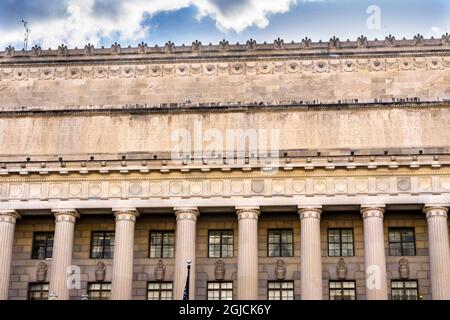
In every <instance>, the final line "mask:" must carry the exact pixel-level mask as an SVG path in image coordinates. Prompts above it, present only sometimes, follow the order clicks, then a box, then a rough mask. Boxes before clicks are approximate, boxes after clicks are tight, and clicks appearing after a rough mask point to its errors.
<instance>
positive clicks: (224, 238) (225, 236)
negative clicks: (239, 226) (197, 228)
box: [208, 230, 233, 258]
mask: <svg viewBox="0 0 450 320" xmlns="http://www.w3.org/2000/svg"><path fill="white" fill-rule="evenodd" d="M232 256H233V230H210V231H209V236H208V257H210V258H229V257H232Z"/></svg>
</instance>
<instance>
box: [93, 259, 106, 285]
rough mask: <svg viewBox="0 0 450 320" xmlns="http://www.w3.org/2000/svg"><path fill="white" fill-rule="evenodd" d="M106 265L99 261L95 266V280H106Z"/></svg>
mask: <svg viewBox="0 0 450 320" xmlns="http://www.w3.org/2000/svg"><path fill="white" fill-rule="evenodd" d="M105 275H106V266H105V264H104V263H103V262H101V261H99V262H97V266H96V267H95V281H105Z"/></svg>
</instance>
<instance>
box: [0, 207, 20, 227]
mask: <svg viewBox="0 0 450 320" xmlns="http://www.w3.org/2000/svg"><path fill="white" fill-rule="evenodd" d="M20 218H21V215H20V214H19V213H18V212H17V211H15V210H0V222H9V223H12V224H15V223H16V220H17V219H20Z"/></svg>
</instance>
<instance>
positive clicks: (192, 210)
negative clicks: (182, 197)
mask: <svg viewBox="0 0 450 320" xmlns="http://www.w3.org/2000/svg"><path fill="white" fill-rule="evenodd" d="M173 210H174V211H175V215H176V217H177V220H192V221H197V217H198V216H199V215H200V212H199V210H198V208H197V207H175V208H173Z"/></svg>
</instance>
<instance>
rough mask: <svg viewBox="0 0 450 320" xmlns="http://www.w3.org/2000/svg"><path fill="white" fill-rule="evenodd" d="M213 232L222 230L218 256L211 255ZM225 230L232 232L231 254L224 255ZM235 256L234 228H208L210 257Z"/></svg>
mask: <svg viewBox="0 0 450 320" xmlns="http://www.w3.org/2000/svg"><path fill="white" fill-rule="evenodd" d="M212 232H220V244H219V248H220V255H219V256H218V257H212V256H211V250H210V246H211V243H210V237H211V233H212ZM224 232H231V256H227V257H224V256H223V252H224V251H223V246H224V244H223V235H224ZM233 257H234V230H233V229H209V230H208V258H233Z"/></svg>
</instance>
